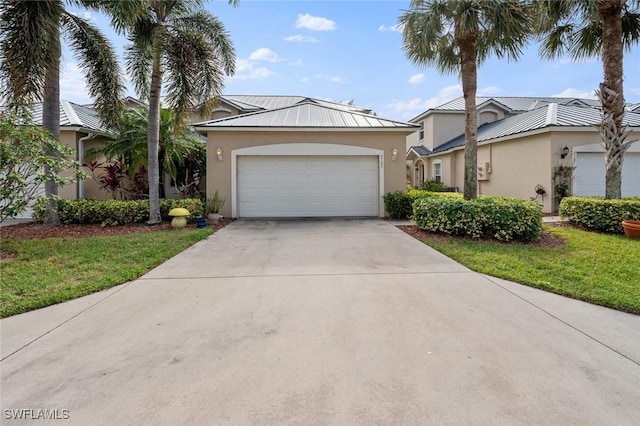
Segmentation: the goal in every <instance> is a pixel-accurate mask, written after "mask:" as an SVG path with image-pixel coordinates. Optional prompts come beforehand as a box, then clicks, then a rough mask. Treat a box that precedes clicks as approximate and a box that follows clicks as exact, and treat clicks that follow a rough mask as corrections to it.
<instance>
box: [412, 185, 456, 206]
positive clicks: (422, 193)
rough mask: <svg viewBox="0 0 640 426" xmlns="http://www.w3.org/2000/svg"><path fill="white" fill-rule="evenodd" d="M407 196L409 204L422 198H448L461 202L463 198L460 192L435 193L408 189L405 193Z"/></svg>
mask: <svg viewBox="0 0 640 426" xmlns="http://www.w3.org/2000/svg"><path fill="white" fill-rule="evenodd" d="M407 196H408V197H409V198H410V199H411V202H412V203H413V202H415V201H416V200H417V199H418V198H424V197H440V198H450V199H455V200H462V199H463V198H464V197H463V196H462V194H461V193H460V192H436V191H425V190H423V189H413V188H412V189H409V190H408V191H407Z"/></svg>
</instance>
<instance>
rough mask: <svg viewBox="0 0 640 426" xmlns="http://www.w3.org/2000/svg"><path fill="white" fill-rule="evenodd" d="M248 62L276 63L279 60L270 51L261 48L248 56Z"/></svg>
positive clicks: (275, 54) (274, 53)
mask: <svg viewBox="0 0 640 426" xmlns="http://www.w3.org/2000/svg"><path fill="white" fill-rule="evenodd" d="M249 60H251V61H267V62H278V61H280V60H281V59H280V58H279V57H278V54H277V53H276V52H274V51H273V50H271V49H268V48H266V47H261V48H260V49H258V50H254V51H253V52H251V54H250V55H249Z"/></svg>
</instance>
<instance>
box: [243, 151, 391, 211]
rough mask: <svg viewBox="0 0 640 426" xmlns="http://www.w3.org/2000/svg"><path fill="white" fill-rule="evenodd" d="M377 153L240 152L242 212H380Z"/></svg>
mask: <svg viewBox="0 0 640 426" xmlns="http://www.w3.org/2000/svg"><path fill="white" fill-rule="evenodd" d="M378 205H379V192H378V157H376V156H239V157H238V208H239V211H238V216H240V217H321V216H377V215H378Z"/></svg>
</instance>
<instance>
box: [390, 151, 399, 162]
mask: <svg viewBox="0 0 640 426" xmlns="http://www.w3.org/2000/svg"><path fill="white" fill-rule="evenodd" d="M391 159H392V160H393V161H397V160H398V148H393V151H391Z"/></svg>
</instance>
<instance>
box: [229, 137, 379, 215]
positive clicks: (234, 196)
mask: <svg viewBox="0 0 640 426" xmlns="http://www.w3.org/2000/svg"><path fill="white" fill-rule="evenodd" d="M249 155H250V156H260V155H262V156H272V155H285V156H296V155H299V156H314V155H321V156H362V155H366V156H377V157H378V192H379V194H378V195H379V197H378V212H379V216H380V217H383V216H384V205H383V201H382V197H383V195H384V170H383V165H384V151H383V150H381V149H374V148H366V147H362V146H352V145H337V144H318V143H290V144H275V145H259V146H253V147H248V148H238V149H234V150H232V151H231V216H232V217H234V218H235V217H238V174H237V173H238V169H237V166H238V156H249Z"/></svg>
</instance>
